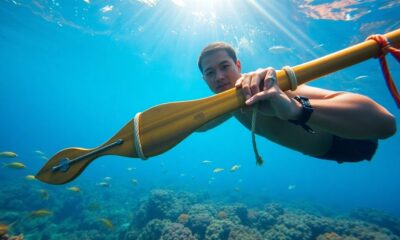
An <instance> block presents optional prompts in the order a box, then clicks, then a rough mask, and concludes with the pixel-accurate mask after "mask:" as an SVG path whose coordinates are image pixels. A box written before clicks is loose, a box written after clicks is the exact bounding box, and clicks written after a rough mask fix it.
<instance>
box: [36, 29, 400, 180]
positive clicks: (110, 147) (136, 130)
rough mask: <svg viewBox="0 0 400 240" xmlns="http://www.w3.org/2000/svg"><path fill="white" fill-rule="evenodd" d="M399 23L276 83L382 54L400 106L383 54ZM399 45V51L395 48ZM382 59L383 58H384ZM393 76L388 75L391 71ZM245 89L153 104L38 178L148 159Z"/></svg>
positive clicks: (224, 109) (288, 71) (288, 70)
mask: <svg viewBox="0 0 400 240" xmlns="http://www.w3.org/2000/svg"><path fill="white" fill-rule="evenodd" d="M399 46H400V29H397V30H395V31H393V32H389V33H387V34H385V35H374V36H371V37H370V38H368V40H366V41H364V42H362V43H359V44H357V45H354V46H351V47H348V48H346V49H343V50H341V51H338V52H335V53H332V54H329V55H326V56H324V57H321V58H318V59H315V60H313V61H310V62H306V63H303V64H300V65H297V66H294V67H288V66H286V67H284V68H282V70H279V71H277V83H278V85H279V87H280V88H281V89H282V90H283V91H287V90H290V89H292V90H293V89H296V87H297V85H300V84H303V83H306V82H309V81H311V80H314V79H316V78H319V77H322V76H324V75H327V74H329V73H332V72H335V71H338V70H340V69H343V68H346V67H349V66H351V65H354V64H357V63H360V62H362V61H365V60H367V59H369V58H373V57H375V58H379V59H380V60H381V65H382V68H384V65H386V71H385V70H384V69H383V70H384V75H385V78H386V83H387V85H388V87H389V90H390V91H391V94H392V96H393V97H394V98H395V100H396V103H397V104H398V105H399V106H400V97H399V94H398V92H397V89H396V87H395V85H394V82H393V80H392V79H391V77H390V74H389V73H388V70H387V64H386V61H384V56H385V54H386V53H388V52H390V53H392V55H393V56H394V57H396V56H397V57H396V58H397V60H398V61H400V51H399V50H398V49H396V48H395V47H399ZM396 51H397V52H396ZM382 62H384V63H382ZM387 75H388V77H389V80H388V77H387ZM244 102H245V98H244V96H243V93H242V91H241V89H235V88H232V89H229V90H227V91H224V92H222V93H219V94H216V95H213V96H210V97H207V98H203V99H198V100H193V101H184V102H173V103H166V104H161V105H158V106H155V107H153V108H150V109H148V110H146V111H144V112H142V113H138V114H136V116H135V117H134V118H133V119H132V120H130V121H129V122H128V123H127V124H126V125H125V126H124V127H123V128H122V129H121V130H120V131H119V132H117V133H116V134H115V135H114V136H113V137H111V138H110V139H109V140H108V141H106V142H105V143H104V144H102V145H100V146H99V147H96V148H91V149H86V148H66V149H63V150H61V151H59V152H58V153H57V154H56V155H54V156H53V157H52V158H51V159H50V160H49V161H48V162H47V163H46V164H45V165H44V166H43V167H42V169H41V170H40V171H39V172H38V173H37V175H36V178H37V179H39V180H41V181H43V182H46V183H50V184H64V183H67V182H70V181H72V180H73V179H75V178H76V177H77V176H78V175H79V174H80V173H81V172H82V171H83V170H84V169H85V168H86V167H87V166H88V165H89V164H90V163H91V162H92V161H93V160H95V159H96V158H98V157H101V156H104V155H119V156H125V157H132V158H142V159H147V158H148V157H152V156H156V155H159V154H161V153H163V152H165V151H167V150H169V149H171V148H172V147H174V146H175V145H177V144H178V143H179V142H180V141H182V140H183V139H184V138H186V137H187V136H189V135H190V134H191V133H192V132H194V131H195V130H196V129H197V128H199V127H201V126H202V125H204V124H206V123H207V122H209V121H211V120H213V119H215V118H217V117H219V116H221V115H223V114H225V113H229V112H232V111H234V110H235V109H238V108H240V107H243V106H244V105H245V103H244Z"/></svg>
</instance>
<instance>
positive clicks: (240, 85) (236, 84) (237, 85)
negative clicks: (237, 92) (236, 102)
mask: <svg viewBox="0 0 400 240" xmlns="http://www.w3.org/2000/svg"><path fill="white" fill-rule="evenodd" d="M243 78H244V76H241V77H240V78H239V79H238V80H237V81H236V83H235V87H236V88H241V87H242V82H243Z"/></svg>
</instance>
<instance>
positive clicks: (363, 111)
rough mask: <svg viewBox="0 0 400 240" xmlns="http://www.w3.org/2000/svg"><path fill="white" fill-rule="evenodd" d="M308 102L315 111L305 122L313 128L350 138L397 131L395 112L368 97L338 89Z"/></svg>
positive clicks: (363, 137) (383, 134) (372, 137)
mask: <svg viewBox="0 0 400 240" xmlns="http://www.w3.org/2000/svg"><path fill="white" fill-rule="evenodd" d="M310 103H311V105H312V106H313V108H314V112H313V113H312V115H311V117H310V119H309V120H308V122H307V124H308V125H309V126H310V127H312V128H316V129H321V130H323V131H326V132H328V133H331V134H334V135H337V136H340V137H344V138H351V139H383V138H387V137H390V136H392V135H393V134H394V133H395V132H396V121H395V118H394V116H393V115H392V114H390V113H389V112H388V111H387V110H386V109H385V108H383V107H382V106H380V105H378V104H377V103H375V102H374V101H372V100H371V99H370V98H368V97H365V96H362V95H359V94H353V93H338V94H333V95H332V96H328V97H327V98H324V99H310Z"/></svg>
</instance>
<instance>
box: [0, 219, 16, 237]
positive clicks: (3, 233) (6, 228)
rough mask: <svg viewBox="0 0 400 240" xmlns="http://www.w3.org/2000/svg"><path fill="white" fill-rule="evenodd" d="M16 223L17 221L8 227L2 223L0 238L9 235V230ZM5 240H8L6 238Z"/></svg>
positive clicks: (0, 224)
mask: <svg viewBox="0 0 400 240" xmlns="http://www.w3.org/2000/svg"><path fill="white" fill-rule="evenodd" d="M16 222H17V221H15V222H13V223H11V224H8V225H7V224H3V223H0V237H1V236H4V235H6V234H7V233H8V230H10V228H11V226H12V225H14V224H15V223H16ZM1 239H3V238H1ZM5 239H7V238H5ZM10 239H11V238H10Z"/></svg>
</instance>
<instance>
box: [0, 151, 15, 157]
mask: <svg viewBox="0 0 400 240" xmlns="http://www.w3.org/2000/svg"><path fill="white" fill-rule="evenodd" d="M15 157H18V154H16V153H15V152H9V151H5V152H0V158H15Z"/></svg>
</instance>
